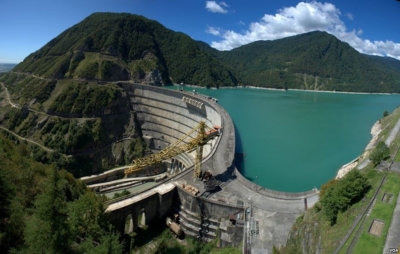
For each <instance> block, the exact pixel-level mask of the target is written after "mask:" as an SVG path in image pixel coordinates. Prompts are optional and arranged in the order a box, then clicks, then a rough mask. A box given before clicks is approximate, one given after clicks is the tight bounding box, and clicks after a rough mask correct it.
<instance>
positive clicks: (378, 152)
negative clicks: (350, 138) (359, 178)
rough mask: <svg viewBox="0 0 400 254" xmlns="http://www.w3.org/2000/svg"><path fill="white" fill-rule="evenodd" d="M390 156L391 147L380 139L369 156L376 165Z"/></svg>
mask: <svg viewBox="0 0 400 254" xmlns="http://www.w3.org/2000/svg"><path fill="white" fill-rule="evenodd" d="M389 156H390V149H389V147H387V145H386V144H385V143H384V142H383V141H380V142H379V143H378V144H377V145H376V147H375V149H374V151H372V153H371V155H370V156H369V159H370V160H371V161H372V162H373V163H374V166H376V165H378V164H379V163H380V162H381V161H382V160H384V159H386V158H387V157H389Z"/></svg>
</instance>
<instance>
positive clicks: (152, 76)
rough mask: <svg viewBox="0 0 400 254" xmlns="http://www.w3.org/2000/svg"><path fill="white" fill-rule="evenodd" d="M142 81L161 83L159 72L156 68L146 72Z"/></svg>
mask: <svg viewBox="0 0 400 254" xmlns="http://www.w3.org/2000/svg"><path fill="white" fill-rule="evenodd" d="M143 83H147V84H152V85H161V84H162V83H163V81H162V77H161V73H160V72H159V71H158V69H155V70H153V71H150V72H148V73H146V76H145V78H144V82H143Z"/></svg>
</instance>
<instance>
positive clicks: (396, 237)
mask: <svg viewBox="0 0 400 254" xmlns="http://www.w3.org/2000/svg"><path fill="white" fill-rule="evenodd" d="M389 248H398V249H400V195H398V197H397V204H396V208H395V210H394V213H393V217H392V222H391V223H390V228H389V232H388V235H387V237H386V243H385V248H384V249H383V253H384V254H387V253H390V252H389Z"/></svg>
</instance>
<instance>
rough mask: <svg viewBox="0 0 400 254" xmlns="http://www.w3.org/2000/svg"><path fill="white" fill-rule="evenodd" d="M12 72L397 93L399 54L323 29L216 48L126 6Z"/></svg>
mask: <svg viewBox="0 0 400 254" xmlns="http://www.w3.org/2000/svg"><path fill="white" fill-rule="evenodd" d="M14 71H18V72H25V73H33V74H35V75H37V76H41V77H46V78H55V79H65V78H66V79H68V78H74V79H86V80H102V81H110V80H133V81H136V82H145V83H146V82H147V83H155V84H162V83H166V84H167V83H181V82H184V83H187V84H194V85H200V86H208V87H212V86H214V87H220V86H236V85H249V86H262V87H272V88H297V89H310V90H335V91H353V92H395V93H398V92H400V61H398V60H396V59H390V58H383V57H377V56H368V55H364V54H361V53H359V52H358V51H356V50H355V49H353V48H352V47H351V46H350V45H349V44H347V43H344V42H342V41H340V40H338V39H337V38H336V37H334V36H333V35H330V34H328V33H326V32H320V31H315V32H310V33H306V34H301V35H296V36H292V37H288V38H284V39H279V40H274V41H256V42H253V43H249V44H247V45H244V46H241V47H239V48H236V49H233V50H230V51H218V50H216V49H213V48H211V47H210V46H209V45H208V44H206V43H204V42H200V41H194V40H192V39H191V38H190V37H189V36H187V35H185V34H183V33H180V32H174V31H172V30H170V29H167V28H165V27H164V26H163V25H161V24H160V23H158V22H156V21H153V20H149V19H147V18H145V17H142V16H137V15H132V14H126V13H122V14H121V13H120V14H116V13H95V14H92V15H91V16H89V17H88V18H86V19H84V20H83V21H82V22H80V23H78V24H76V25H74V26H73V27H71V28H69V29H67V30H66V31H64V32H63V33H61V34H60V35H59V36H57V37H56V38H54V39H53V40H51V41H50V42H49V43H47V44H46V45H45V46H44V47H42V48H41V49H39V50H38V51H36V52H34V53H32V54H31V55H29V56H28V57H27V58H26V59H25V60H24V61H23V62H22V63H21V64H19V65H18V66H17V67H16V68H15V69H14Z"/></svg>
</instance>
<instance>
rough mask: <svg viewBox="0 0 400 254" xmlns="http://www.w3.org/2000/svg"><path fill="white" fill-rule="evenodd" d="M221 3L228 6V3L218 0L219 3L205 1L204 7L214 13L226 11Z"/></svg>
mask: <svg viewBox="0 0 400 254" xmlns="http://www.w3.org/2000/svg"><path fill="white" fill-rule="evenodd" d="M221 5H222V6H224V7H228V5H227V4H226V3H225V2H220V4H218V3H217V2H215V1H207V2H206V9H207V10H208V11H210V12H214V13H227V12H228V11H227V10H226V9H224V8H223V7H222V6H221Z"/></svg>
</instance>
